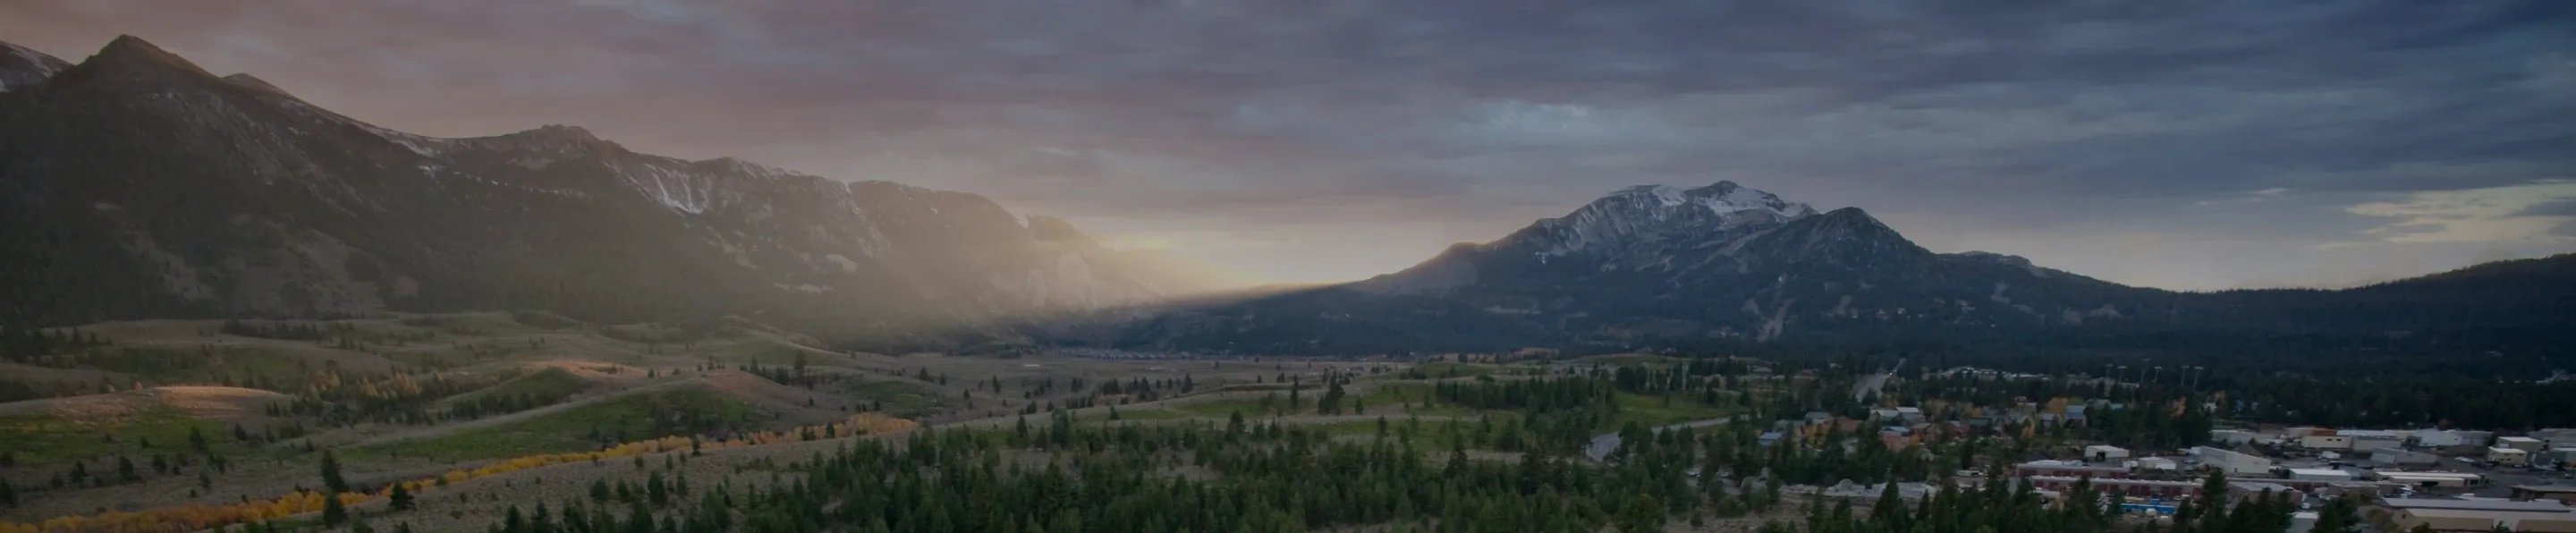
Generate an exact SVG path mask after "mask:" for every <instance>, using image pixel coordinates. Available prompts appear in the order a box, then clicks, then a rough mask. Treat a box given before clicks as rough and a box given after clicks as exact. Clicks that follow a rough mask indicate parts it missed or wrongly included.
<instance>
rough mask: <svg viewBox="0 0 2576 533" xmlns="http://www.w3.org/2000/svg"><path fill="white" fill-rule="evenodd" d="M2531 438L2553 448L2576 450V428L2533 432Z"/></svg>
mask: <svg viewBox="0 0 2576 533" xmlns="http://www.w3.org/2000/svg"><path fill="white" fill-rule="evenodd" d="M2529 436H2530V437H2531V438H2535V439H2540V441H2541V442H2543V443H2546V444H2548V445H2549V447H2551V448H2576V428H2549V429H2544V430H2540V431H2534V432H2531V435H2529Z"/></svg>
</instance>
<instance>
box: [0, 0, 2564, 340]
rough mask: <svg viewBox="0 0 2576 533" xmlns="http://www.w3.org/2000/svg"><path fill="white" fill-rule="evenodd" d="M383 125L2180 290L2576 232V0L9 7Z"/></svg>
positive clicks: (1406, 243) (2413, 263) (1208, 256)
mask: <svg viewBox="0 0 2576 533" xmlns="http://www.w3.org/2000/svg"><path fill="white" fill-rule="evenodd" d="M119 34H132V35H136V36H139V37H143V38H144V39H146V40H148V41H151V42H153V43H154V44H157V45H159V46H161V47H162V48H165V49H168V50H170V51H172V52H175V53H178V54H180V55H182V56H184V57H187V58H189V59H190V60H192V61H194V62H196V63H198V64H199V65H202V66H205V67H207V68H208V69H209V70H212V71H214V72H217V73H232V72H248V73H251V74H254V75H256V76H258V77H260V78H262V79H265V80H267V81H269V82H271V83H272V84H275V85H277V86H279V87H281V88H284V89H285V90H287V91H289V92H292V93H295V94H296V95H297V96H299V97H302V98H304V99H305V100H308V101H311V102H314V103H316V104H319V105H322V106H323V107H327V108H331V109H333V110H336V111H339V112H342V113H343V114H347V115H350V116H353V117H357V118H360V119H362V120H367V121H369V122H373V123H376V124H378V125H382V126H385V127H389V128H393V129H399V130H404V131H409V132H413V133H419V134H425V135H435V136H479V135H492V134H499V133H505V132H510V131H517V130H522V129H528V128H532V127H535V126H538V125H542V124H572V125H579V126H583V127H586V128H588V129H590V130H591V131H594V132H597V133H598V134H599V135H600V136H602V137H605V138H608V139H611V140H614V141H618V142H620V143H621V144H624V145H626V146H627V147H629V148H632V149H635V150H638V151H643V152H649V153H658V154H664V155H671V156H677V157H685V158H691V159H699V158H709V157H717V156H727V155H730V156H740V157H744V158H747V159H751V160H755V161H761V162H764V163H769V164H772V165H776V166H781V167H786V168H791V169H796V170H800V171H804V172H808V173H813V174H817V175H822V176H827V177H832V178H836V179H848V180H863V179H883V180H892V181H898V182H904V183H911V184H915V185H923V186H929V187H937V188H944V189H953V190H961V191H967V192H973V193H979V194H983V195H986V196H989V197H992V198H993V199H995V200H997V201H1000V202H1002V204H1003V205H1005V206H1008V207H1010V208H1012V209H1013V210H1014V211H1016V212H1020V213H1024V214H1042V215H1052V216H1059V217H1063V218H1066V219H1067V220H1070V221H1072V222H1073V223H1074V224H1075V225H1077V226H1080V227H1081V228H1083V229H1084V231H1086V232H1089V233H1092V234H1094V235H1095V236H1099V237H1101V238H1102V239H1103V240H1104V241H1107V242H1109V243H1112V244H1114V245H1118V246H1125V247H1132V248H1155V249H1161V250H1165V251H1168V252H1170V253H1174V254H1178V255H1182V256H1185V257H1191V258H1196V259H1200V260H1203V261H1206V262H1209V263H1212V264H1215V265H1217V266H1220V267H1225V268H1229V269H1233V270H1236V271H1239V272H1243V273H1246V274H1250V275H1254V276H1258V277H1262V278H1265V279H1271V280H1281V281H1326V280H1342V279H1356V278H1363V277H1367V276H1370V275H1374V274H1379V273H1385V272H1392V271H1394V270H1398V269H1401V268H1403V267H1405V266H1408V265H1410V264H1412V263H1414V262H1417V261H1420V260H1422V259H1425V258H1428V257H1429V256H1431V255H1432V254H1434V253H1436V252H1438V251H1439V250H1441V249H1442V248H1444V247H1445V246H1447V245H1449V244H1451V243H1456V242H1471V241H1472V242H1482V241H1490V240H1493V239H1496V238H1499V237H1501V236H1503V235H1504V234H1507V233H1509V232H1510V231H1512V230H1514V229H1517V228H1519V227H1521V226H1524V225H1527V224H1529V223H1530V222H1532V221H1534V220H1536V219H1540V218H1545V217H1554V216H1560V215H1563V214H1565V213H1567V212H1570V211H1573V210H1574V209H1575V208H1578V207H1580V206H1582V205H1583V204H1584V203H1585V202H1588V201H1590V200H1592V199H1594V198H1598V197H1600V196H1603V195H1606V194H1608V193H1609V192H1611V191H1614V190H1617V189H1619V188H1622V187H1625V186H1629V185H1637V184H1675V185H1687V186H1696V185H1705V184H1709V183H1714V182H1717V181H1719V180H1730V181H1735V182H1738V183H1742V184H1744V185H1746V186H1748V187H1753V188H1757V189H1762V190H1767V191H1771V192H1774V193H1778V194H1780V195H1781V196H1783V197H1786V198H1788V199H1790V200H1793V201H1800V202H1806V203H1810V204H1814V205H1815V206H1816V207H1818V208H1819V209H1833V208H1837V207H1843V206H1857V207H1861V208H1863V209H1865V210H1867V211H1868V212H1870V213H1871V214H1873V215H1875V216H1877V217H1879V218H1880V219H1882V220H1884V221H1886V222H1887V223H1888V224H1889V225H1890V226H1891V227H1894V228H1895V229H1897V230H1898V231H1899V232H1901V233H1903V234H1905V235H1906V236H1907V237H1909V238H1911V239H1913V240H1915V241H1916V242H1918V243H1920V244H1922V245H1924V246H1925V247H1927V248H1931V249H1933V250H1935V251H1942V252H1955V251H1967V250H1985V251H1993V252H1998V253H2006V254H2013V255H2020V256H2024V257H2028V258H2030V259H2031V260H2033V261H2036V262H2038V263H2039V264H2042V265H2045V266H2051V267H2055V268H2060V269H2065V270H2070V271H2074V272H2078V273H2082V274H2087V275H2091V276H2094V277H2099V278H2103V279H2108V280H2112V281H2117V282H2122V283H2129V284H2134V285H2145V286H2154V287H2164V288H2173V289H2191V290H2208V289H2225V288H2238V287H2271V286H2341V285H2348V284H2353V283H2359V282H2367V281H2375V280H2384V279H2391V278H2396V277H2402V276H2408V275H2415V274H2422V273H2429V272H2433V271H2439V270H2446V269H2450V268H2456V267H2460V266H2465V265H2468V264H2473V263H2476V262H2482V261H2490V260H2497V259H2506V258H2516V257H2535V256H2540V255H2547V254H2552V253H2563V252H2568V251H2576V2H2568V1H2564V0H2520V1H2505V0H2458V1H2443V2H2426V1H2420V0H2341V1H2335V2H2239V1H2204V0H2155V1H2100V0H2036V1H2024V0H1942V1H1888V0H1802V1H1798V2H1767V1H1764V2H1755V1H1743V2H1711V1H1611V0H1591V1H1578V0H1559V1H1550V0H1417V1H1397V0H1385V1H1371V0H1275V1H1252V0H1118V1H1112V0H1100V1H1085V2H1062V1H1046V0H1019V1H999V0H939V1H788V0H734V1H714V0H709V1H691V0H560V1H549V0H450V1H441V2H340V1H331V0H237V1H221V2H165V1H158V0H89V1H74V0H23V1H12V2H6V3H0V40H5V41H8V42H13V43H16V44H20V45H24V46H28V47H31V48H35V49H38V50H42V51H45V52H48V53H51V54H54V55H57V56H60V57H63V58H64V59H66V60H72V61H78V60H79V58H82V57H86V56H88V55H89V54H90V53H91V52H94V51H95V50H96V49H97V48H98V47H100V46H103V45H105V44H106V43H107V42H108V41H109V40H110V39H112V38H113V37H115V36H116V35H119Z"/></svg>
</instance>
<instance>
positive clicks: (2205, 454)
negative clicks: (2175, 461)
mask: <svg viewBox="0 0 2576 533" xmlns="http://www.w3.org/2000/svg"><path fill="white" fill-rule="evenodd" d="M2191 454H2192V455H2193V456H2197V457H2199V458H2200V462H2201V464H2206V465H2209V467H2210V468H2215V469H2218V470H2219V471H2221V472H2226V473H2227V475H2230V476H2254V475H2265V474H2270V473H2272V460H2271V459H2265V458H2262V457H2257V456H2254V455H2248V454H2243V453H2237V452H2234V451H2230V450H2222V449H2218V448H2211V447H2208V446H2200V447H2195V448H2192V449H2191Z"/></svg>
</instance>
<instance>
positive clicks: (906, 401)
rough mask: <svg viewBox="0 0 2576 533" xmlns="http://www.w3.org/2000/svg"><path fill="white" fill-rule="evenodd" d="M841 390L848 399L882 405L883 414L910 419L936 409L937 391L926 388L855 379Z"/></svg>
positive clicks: (910, 384)
mask: <svg viewBox="0 0 2576 533" xmlns="http://www.w3.org/2000/svg"><path fill="white" fill-rule="evenodd" d="M856 379H858V380H860V381H855V382H850V383H848V385H847V386H846V387H847V388H845V389H843V390H844V391H846V392H847V393H848V394H849V396H850V398H851V399H853V400H856V401H859V402H861V403H864V404H878V403H882V404H884V407H883V408H882V412H884V413H885V414H890V415H894V416H899V417H904V418H912V417H916V416H921V415H923V414H926V413H929V412H931V411H934V410H937V409H939V406H940V405H941V404H942V402H941V401H940V397H939V391H937V390H933V389H931V388H930V386H928V385H923V384H920V383H913V382H909V381H895V380H891V379H879V378H856Z"/></svg>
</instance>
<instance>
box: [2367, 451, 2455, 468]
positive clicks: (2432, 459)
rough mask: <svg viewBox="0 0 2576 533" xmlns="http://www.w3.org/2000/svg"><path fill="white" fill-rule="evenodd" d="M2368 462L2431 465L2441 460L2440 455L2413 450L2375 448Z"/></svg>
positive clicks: (2396, 464) (2394, 464) (2391, 464)
mask: <svg viewBox="0 0 2576 533" xmlns="http://www.w3.org/2000/svg"><path fill="white" fill-rule="evenodd" d="M2370 462H2372V463H2377V464H2382V465H2388V466H2431V465H2432V464H2434V463H2439V462H2442V456H2439V455H2433V454H2429V453H2424V452H2419V451H2413V450H2376V451H2372V452H2370Z"/></svg>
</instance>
